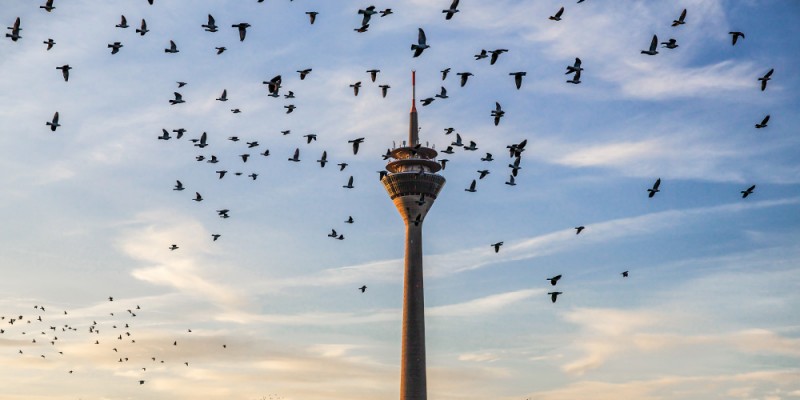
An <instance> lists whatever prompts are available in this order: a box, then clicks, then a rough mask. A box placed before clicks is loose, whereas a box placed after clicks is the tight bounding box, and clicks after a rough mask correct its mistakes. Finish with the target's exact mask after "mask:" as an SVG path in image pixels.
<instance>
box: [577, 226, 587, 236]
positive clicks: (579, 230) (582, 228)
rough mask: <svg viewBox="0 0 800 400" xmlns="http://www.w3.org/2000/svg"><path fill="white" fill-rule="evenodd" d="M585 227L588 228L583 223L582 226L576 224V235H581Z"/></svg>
mask: <svg viewBox="0 0 800 400" xmlns="http://www.w3.org/2000/svg"><path fill="white" fill-rule="evenodd" d="M584 229H586V227H585V226H583V225H581V226H576V227H575V234H576V235H579V234H580V233H581V232H583V230H584Z"/></svg>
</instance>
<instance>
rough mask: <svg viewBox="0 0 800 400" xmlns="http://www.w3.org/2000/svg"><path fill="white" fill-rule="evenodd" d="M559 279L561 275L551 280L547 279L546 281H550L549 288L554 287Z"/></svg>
mask: <svg viewBox="0 0 800 400" xmlns="http://www.w3.org/2000/svg"><path fill="white" fill-rule="evenodd" d="M559 279H561V275H556V276H554V277H552V278H547V280H548V281H550V285H551V286H555V285H556V283H558V280H559Z"/></svg>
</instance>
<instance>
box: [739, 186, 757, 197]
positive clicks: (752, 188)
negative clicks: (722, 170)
mask: <svg viewBox="0 0 800 400" xmlns="http://www.w3.org/2000/svg"><path fill="white" fill-rule="evenodd" d="M754 190H756V185H753V186H750V187H749V188H747V189H745V190H742V191H741V192H739V193H741V194H742V198H743V199H745V198H747V196H749V195H751V194H753V191H754Z"/></svg>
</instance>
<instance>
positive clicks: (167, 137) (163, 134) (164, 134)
mask: <svg viewBox="0 0 800 400" xmlns="http://www.w3.org/2000/svg"><path fill="white" fill-rule="evenodd" d="M170 139H172V137H171V136H170V135H169V132H167V130H166V129H162V130H161V136H159V137H158V140H170Z"/></svg>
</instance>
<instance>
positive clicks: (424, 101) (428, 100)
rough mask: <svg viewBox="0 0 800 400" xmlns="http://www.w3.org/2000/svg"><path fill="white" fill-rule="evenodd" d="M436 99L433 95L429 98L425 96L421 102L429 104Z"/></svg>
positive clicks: (424, 104)
mask: <svg viewBox="0 0 800 400" xmlns="http://www.w3.org/2000/svg"><path fill="white" fill-rule="evenodd" d="M434 100H436V99H434V98H433V97H428V98H424V99H422V100H420V101H419V102H420V103H422V105H423V106H427V105H429V104H431V103H433V101H434Z"/></svg>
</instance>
